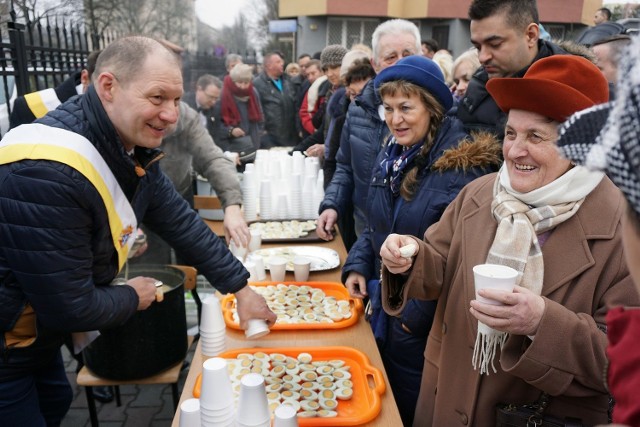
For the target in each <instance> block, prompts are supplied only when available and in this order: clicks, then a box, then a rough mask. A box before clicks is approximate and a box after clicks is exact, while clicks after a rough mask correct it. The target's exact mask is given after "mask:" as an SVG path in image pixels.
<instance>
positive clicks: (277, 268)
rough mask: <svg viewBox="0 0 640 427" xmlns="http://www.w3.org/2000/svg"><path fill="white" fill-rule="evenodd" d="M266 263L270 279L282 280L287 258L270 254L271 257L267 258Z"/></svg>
mask: <svg viewBox="0 0 640 427" xmlns="http://www.w3.org/2000/svg"><path fill="white" fill-rule="evenodd" d="M268 263H269V274H270V275H271V281H273V282H283V281H284V276H285V274H286V272H287V260H286V259H285V258H283V257H279V256H272V257H271V258H269V261H268Z"/></svg>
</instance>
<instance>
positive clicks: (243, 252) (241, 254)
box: [229, 240, 247, 261]
mask: <svg viewBox="0 0 640 427" xmlns="http://www.w3.org/2000/svg"><path fill="white" fill-rule="evenodd" d="M229 250H230V251H231V253H232V254H233V256H235V257H236V258H238V259H239V260H240V261H244V258H245V257H246V256H247V248H245V247H242V246H236V244H235V242H234V241H233V240H232V241H231V242H230V243H229Z"/></svg>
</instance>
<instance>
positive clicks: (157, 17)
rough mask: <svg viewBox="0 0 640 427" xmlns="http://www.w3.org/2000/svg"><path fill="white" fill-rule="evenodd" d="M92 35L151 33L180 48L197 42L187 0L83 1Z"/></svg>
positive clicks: (191, 4)
mask: <svg viewBox="0 0 640 427" xmlns="http://www.w3.org/2000/svg"><path fill="white" fill-rule="evenodd" d="M84 7H85V15H86V19H87V21H88V22H89V25H90V26H91V28H92V32H93V33H96V34H99V33H102V32H103V31H105V30H111V31H114V32H116V33H119V34H148V35H153V36H156V37H161V38H165V39H167V40H170V41H172V42H174V43H177V44H180V45H189V44H191V43H192V41H193V40H194V33H195V31H194V28H193V27H194V18H195V12H194V10H193V3H192V2H185V1H184V0H84Z"/></svg>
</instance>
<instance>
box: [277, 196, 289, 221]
mask: <svg viewBox="0 0 640 427" xmlns="http://www.w3.org/2000/svg"><path fill="white" fill-rule="evenodd" d="M287 199H288V197H287V195H286V194H285V193H281V194H278V199H277V202H276V218H277V219H287V218H288V216H289V203H288V201H287Z"/></svg>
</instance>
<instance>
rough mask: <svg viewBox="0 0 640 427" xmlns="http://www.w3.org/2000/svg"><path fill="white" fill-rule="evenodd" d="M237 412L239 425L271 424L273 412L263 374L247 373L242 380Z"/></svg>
mask: <svg viewBox="0 0 640 427" xmlns="http://www.w3.org/2000/svg"><path fill="white" fill-rule="evenodd" d="M237 414H238V415H237V417H236V421H237V422H238V424H239V425H245V426H258V425H265V423H266V425H267V426H268V425H269V421H270V420H271V414H270V413H269V403H268V402H267V392H266V391H265V388H264V378H263V377H262V375H260V374H253V373H252V374H246V375H245V376H243V377H242V379H241V380H240V396H239V398H238V413H237Z"/></svg>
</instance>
